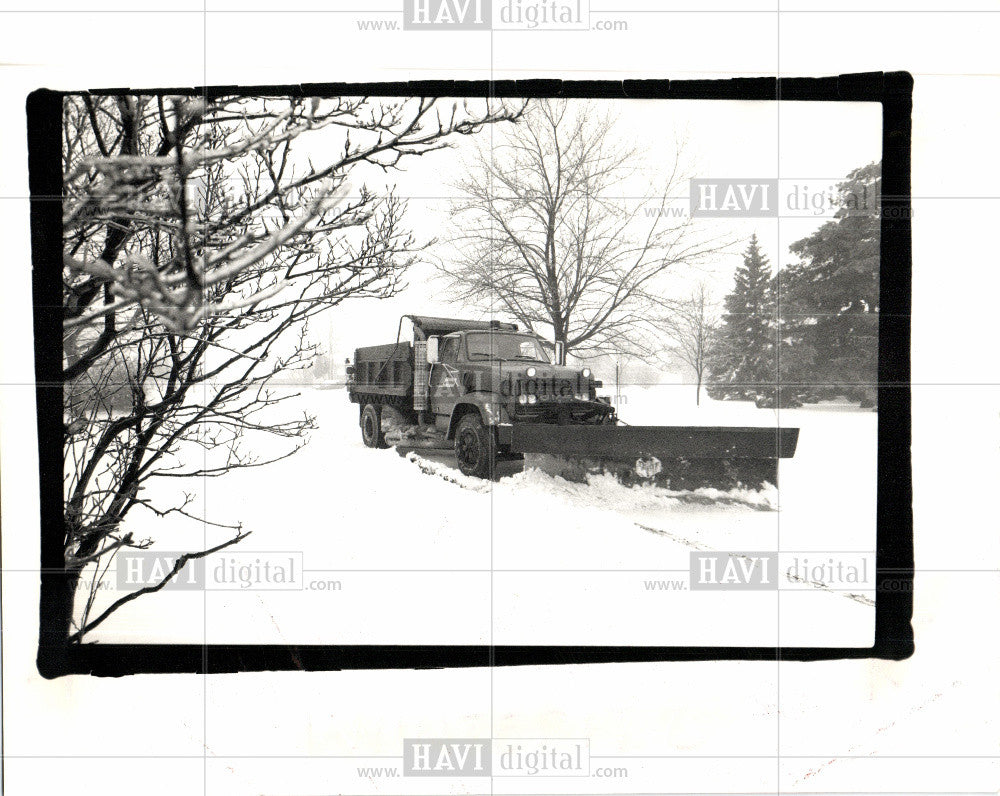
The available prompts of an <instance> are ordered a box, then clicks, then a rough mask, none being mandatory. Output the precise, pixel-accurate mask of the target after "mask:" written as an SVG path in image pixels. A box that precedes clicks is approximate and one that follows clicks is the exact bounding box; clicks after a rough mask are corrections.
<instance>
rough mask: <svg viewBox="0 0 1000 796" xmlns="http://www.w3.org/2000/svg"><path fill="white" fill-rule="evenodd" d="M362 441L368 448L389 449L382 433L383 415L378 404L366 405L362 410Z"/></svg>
mask: <svg viewBox="0 0 1000 796" xmlns="http://www.w3.org/2000/svg"><path fill="white" fill-rule="evenodd" d="M361 439H362V440H363V441H364V443H365V447H366V448H387V447H388V445H386V444H385V434H383V433H382V413H381V412H380V411H379V407H378V406H377V405H376V404H365V407H364V409H362V410H361Z"/></svg>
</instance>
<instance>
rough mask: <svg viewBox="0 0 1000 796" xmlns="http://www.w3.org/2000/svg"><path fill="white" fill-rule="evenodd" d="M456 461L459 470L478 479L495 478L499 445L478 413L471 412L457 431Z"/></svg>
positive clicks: (460, 422)
mask: <svg viewBox="0 0 1000 796" xmlns="http://www.w3.org/2000/svg"><path fill="white" fill-rule="evenodd" d="M455 459H456V460H457V461H458V469H459V470H461V471H462V472H463V473H465V474H466V475H474V476H476V478H490V479H492V478H493V474H494V472H495V471H496V461H497V444H496V438H495V437H494V435H493V429H492V428H490V427H489V426H484V425H483V421H482V420H481V419H480V418H479V415H478V414H477V413H472V412H470V413H469V414H467V415H466V416H465V417H463V418H462V419H461V420H460V421H459V422H458V428H456V429H455Z"/></svg>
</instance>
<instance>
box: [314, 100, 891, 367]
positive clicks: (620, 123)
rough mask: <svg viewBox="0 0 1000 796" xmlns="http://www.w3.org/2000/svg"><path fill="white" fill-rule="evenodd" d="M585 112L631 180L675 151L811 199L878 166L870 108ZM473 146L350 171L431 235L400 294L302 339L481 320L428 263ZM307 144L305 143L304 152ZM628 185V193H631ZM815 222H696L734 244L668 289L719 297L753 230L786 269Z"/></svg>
mask: <svg viewBox="0 0 1000 796" xmlns="http://www.w3.org/2000/svg"><path fill="white" fill-rule="evenodd" d="M589 102H591V107H593V108H594V109H595V111H596V112H598V113H600V115H601V116H603V115H604V114H605V113H606V112H608V111H610V113H611V114H612V115H613V116H614V117H616V118H617V121H616V123H615V125H614V127H613V128H612V129H613V133H612V136H613V138H618V139H620V140H621V141H622V145H623V146H638V147H639V149H640V150H642V151H644V162H643V163H642V164H641V167H642V174H643V177H642V180H644V181H648V180H649V179H653V178H656V177H659V176H660V175H663V174H665V173H667V172H668V170H669V169H670V167H671V165H672V162H673V158H674V153H675V151H676V149H677V147H678V145H679V144H682V145H683V163H684V169H685V171H686V173H687V174H689V175H690V176H692V177H698V178H760V179H775V178H780V179H781V180H782V185H783V186H787V184H788V183H787V182H786V181H794V182H795V183H796V184H800V183H801V185H802V187H803V190H804V191H806V192H807V193H809V195H810V196H811V195H812V194H814V193H816V192H822V191H824V190H829V189H831V188H832V187H833V186H834V185H835V184H836V183H837V182H839V181H841V180H842V179H843V178H844V177H845V176H846V175H847V174H848V173H849V172H850V171H852V170H853V169H856V168H858V167H860V166H863V165H866V164H868V163H871V162H873V161H878V160H880V159H881V141H882V132H881V131H882V127H881V106H880V105H879V104H876V103H838V102H781V103H777V102H767V101H758V102H751V101H705V100H698V101H693V100H692V101H688V100H683V101H672V100H670V101H667V100H661V101H655V100H614V101H612V100H592V101H589ZM498 134H499V131H497V130H495V129H494V128H490V127H488V128H486V129H485V130H484V131H483V132H482V133H480V134H479V135H478V136H476V137H477V138H480V139H481V141H482V143H488V142H489V140H490V136H493V135H498ZM474 145H475V142H474V141H473V140H472V138H471V137H465V138H458V139H456V140H455V146H454V147H453V148H451V149H447V150H443V151H439V152H432V153H429V154H427V155H424V156H422V157H419V158H412V159H409V160H408V161H405V163H406V170H405V171H402V172H390V173H389V175H387V176H385V175H382V174H381V173H380V172H379V171H378V170H373V171H367V172H364V173H360V172H356V173H355V174H354V175H353V177H354V179H355V180H356V181H360V179H362V178H363V179H364V180H365V181H366V182H367V183H368V184H369V185H370V186H371V187H372V188H384V187H385V185H386V184H391V183H394V184H395V186H396V191H397V193H398V194H399V195H400V196H402V197H405V198H407V200H408V209H407V224H408V226H409V227H410V228H411V229H413V231H414V232H415V234H416V237H417V238H418V240H421V241H426V240H430V239H435V238H436V239H438V240H439V241H441V242H442V243H441V244H439V245H438V246H436V247H434V248H432V249H431V250H430V251H429V252H428V256H427V257H426V258H424V259H423V261H422V262H419V263H417V264H416V265H414V267H413V268H412V269H411V270H410V271H409V273H408V279H407V281H408V282H409V285H410V287H409V288H408V289H407V290H406V291H405V292H404V293H402V294H400V295H399V296H398V297H396V298H393V299H389V300H385V301H373V300H365V301H356V302H347V303H345V304H343V305H341V306H340V307H338V308H337V309H335V310H334V311H332V312H330V313H326V314H325V315H324V317H323V319H322V320H320V321H318V322H314V323H313V324H312V325H311V333H312V336H313V337H314V338H315V339H316V340H317V341H318V342H320V343H321V344H322V345H323V347H324V348H325V349H328V350H330V352H331V353H332V355H333V356H334V357H335V358H336V359H337V361H339V362H343V360H344V358H345V357H347V356H350V355H352V354H353V349H354V348H355V347H357V346H362V345H373V344H378V343H383V342H390V341H392V340H393V339H394V338H395V334H396V328H397V324H398V320H399V317H400V315H402V314H405V313H414V314H429V315H448V316H456V317H466V316H472V317H479V316H480V313H476V312H474V311H470V310H469V309H468V308H464V307H456V306H454V305H450V304H448V303H447V302H446V301H445V300H444V297H443V295H442V288H443V285H442V284H441V283H440V282H439V281H437V280H436V279H435V274H436V272H435V269H434V268H433V266H432V265H431V264H430V261H431V260H432V258H434V257H442V256H447V253H448V247H447V245H446V242H447V241H448V240H449V238H450V236H451V235H453V234H454V233H453V230H454V226H453V224H454V221H453V219H452V214H451V211H450V198H451V197H452V196H454V193H455V192H454V189H453V188H452V187H451V184H452V183H453V182H454V181H455V180H456V179H458V178H459V177H460V176H461V175H462V173H463V162H464V161H467V160H468V158H469V156H470V154H471V152H472V149H471V148H472V147H473V146H474ZM309 146H316V143H312V144H309ZM642 188H643V186H642V185H640V184H639V183H634V188H633V184H630V185H629V186H627V192H628V193H631V192H632V190H635V192H636V193H642V192H643V190H642ZM680 188H681V195H680V196H679V197H678V199H677V204H678V205H680V206H683V207H687V206H688V199H687V193H688V186H687V184H686V183H684V184H682V185H681V186H680ZM826 220H827V218H826V217H822V216H821V217H817V216H806V217H795V218H793V217H789V215H788V214H787V213H786V214H784V215H783V217H781V218H778V219H775V218H756V219H740V220H730V219H725V220H718V219H712V220H704V221H702V220H699V222H698V223H699V224H702V225H704V226H705V229H706V230H709V229H710V230H711V231H712V233H713V234H715V233H718V234H721V235H723V236H725V237H726V238H727V239H731V240H737V241H740V243H739V244H738V245H737V246H736V247H735V248H734V249H733V251H732V252H731V253H729V254H726V255H720V256H719V257H718V258H717V259H716V260H715V261H713V262H712V263H711V264H710V265H709V266H707V267H705V268H703V269H700V270H699V272H697V273H693V272H691V271H690V270H688V271H678V272H677V273H674V274H672V275H671V279H670V280H669V282H668V288H667V289H669V290H672V291H677V292H678V293H680V294H681V295H684V294H685V292H686V291H688V290H689V287H690V286H691V285H692V284H693V283H694V282H696V281H699V280H704V281H706V282H707V283H708V284H709V286H710V288H711V290H712V292H713V293H714V294H715V295H716V296H717V297H719V298H721V297H722V296H724V295H725V294H726V292H728V290H729V288H730V286H731V284H732V279H733V273H734V271H735V269H736V267H737V266H738V265H739V264H740V262H741V261H742V259H741V256H740V254H741V252H742V250H743V249H745V241H747V240H748V239H749V238H750V236H751V235H752V234H753V233H756V234H757V236H758V238H759V239H760V242H761V245H762V247H763V249H764V252H765V254H766V255H767V256H768V257H769V259H770V260H771V263H772V267H774V268H778V267H779V266H782V265H786V264H788V263H789V262H792V261H793V258H792V256H791V255H790V254H789V252H788V247H789V245H790V244H792V243H793V242H795V241H797V240H799V239H801V238H803V237H805V236H806V235H808V234H810V233H811V232H812V231H813V230H815V229H816V228H817V227H819V226H820V225H821V224H822V223H825V221H826Z"/></svg>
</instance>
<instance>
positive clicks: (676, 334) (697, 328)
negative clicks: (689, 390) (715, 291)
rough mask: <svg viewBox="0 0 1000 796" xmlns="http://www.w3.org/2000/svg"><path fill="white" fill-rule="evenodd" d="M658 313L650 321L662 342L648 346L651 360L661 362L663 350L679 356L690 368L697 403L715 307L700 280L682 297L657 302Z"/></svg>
mask: <svg viewBox="0 0 1000 796" xmlns="http://www.w3.org/2000/svg"><path fill="white" fill-rule="evenodd" d="M660 306H661V308H662V314H660V315H659V316H657V317H655V318H653V319H652V320H651V322H650V325H651V327H652V328H653V330H654V334H655V335H657V336H658V337H660V338H661V339H665V342H664V344H663V345H659V346H657V345H653V346H650V347H649V349H648V350H650V351H651V352H653V353H654V357H653V359H654V360H657V361H659V362H660V363H662V362H663V361H664V359H665V357H664V356H663V354H666V355H667V356H672V357H674V358H675V359H678V360H680V361H681V362H683V363H684V364H686V365H687V366H688V367H690V368H691V370H692V371H693V372H694V376H695V403H696V404H697V405H699V406H700V405H701V385H702V382H703V380H704V377H705V372H706V370H707V369H708V360H709V357H710V355H711V352H712V345H713V336H714V330H715V327H716V326H717V325H718V322H719V309H718V307H717V306H716V305H715V304H713V303H712V300H711V297H710V295H709V293H708V290H707V289H706V287H705V283H704V282H699V283H698V285H697V287H696V288H695V289H694V291H693V292H692V293H691V295H690V296H689V297H688V298H686V299H682V300H669V301H663V302H661V305H660Z"/></svg>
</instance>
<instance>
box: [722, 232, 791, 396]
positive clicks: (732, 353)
mask: <svg viewBox="0 0 1000 796" xmlns="http://www.w3.org/2000/svg"><path fill="white" fill-rule="evenodd" d="M772 281H773V280H772V277H771V267H770V265H769V263H768V259H767V257H765V256H764V254H763V252H762V251H761V249H760V243H759V242H758V240H757V235H756V234H755V235H754V236H753V237H752V238H751V239H750V244H749V246H747V250H746V252H745V253H744V254H743V265H741V266H740V267H739V268H737V269H736V279H735V283H734V285H733V289H732V292H730V293H729V295H728V296H726V302H725V314H724V315H723V316H722V325H721V326H720V327H719V330H718V334H717V335H715V343H714V345H713V354H712V357H711V363H710V365H711V372H712V378H711V382H712V383H711V386H710V387H709V388H708V394H709V395H710V396H711V397H712V398H722V399H736V400H755V399H760V398H762V397H763V396H768V395H770V393H771V392H773V390H772V389H771V386H772V385H773V384H774V382H775V380H776V376H777V373H776V371H775V365H774V342H775V331H774V328H775V304H774V291H773V288H772Z"/></svg>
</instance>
